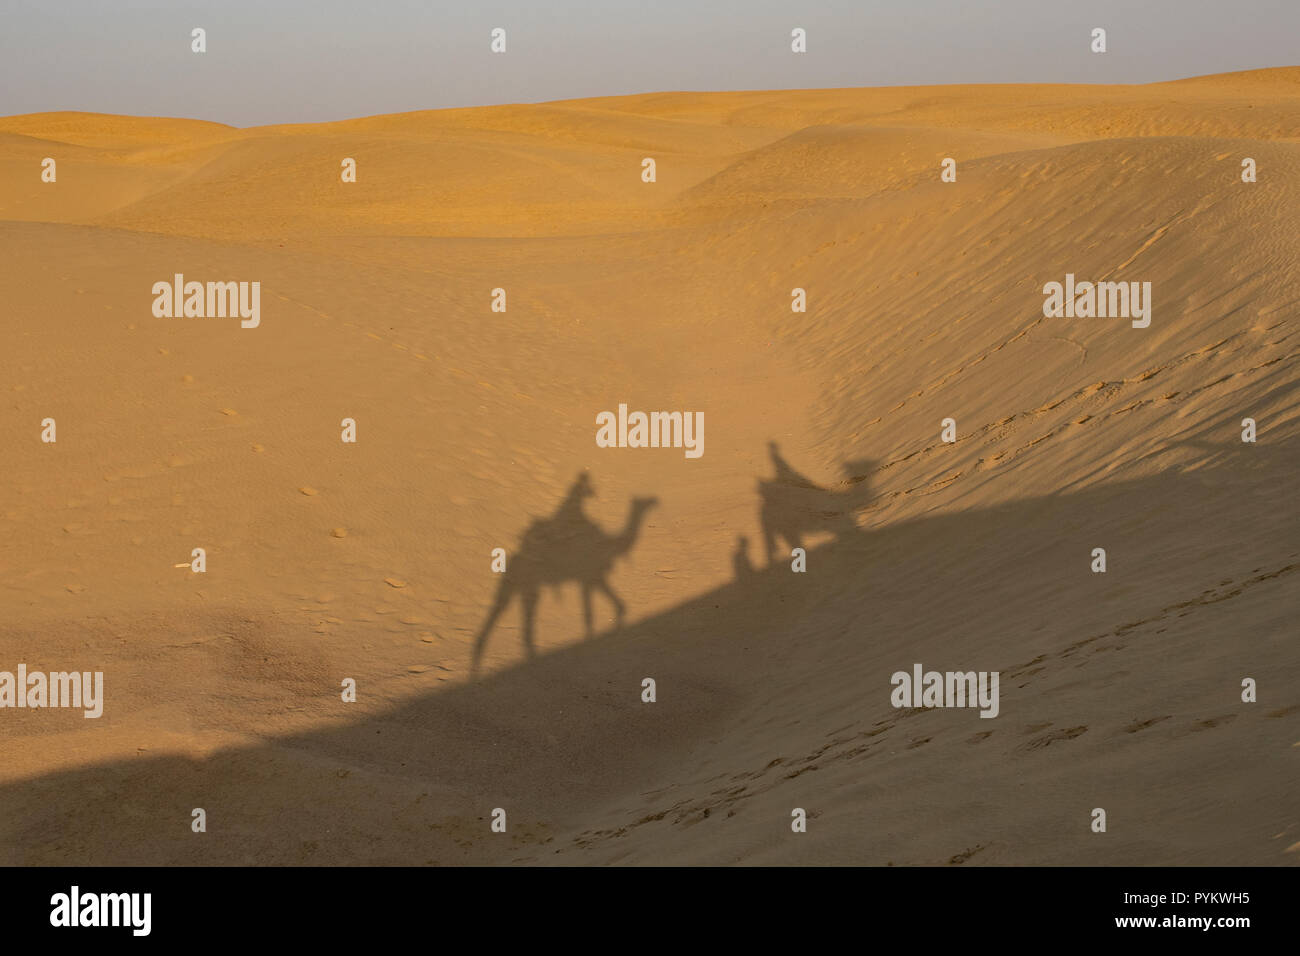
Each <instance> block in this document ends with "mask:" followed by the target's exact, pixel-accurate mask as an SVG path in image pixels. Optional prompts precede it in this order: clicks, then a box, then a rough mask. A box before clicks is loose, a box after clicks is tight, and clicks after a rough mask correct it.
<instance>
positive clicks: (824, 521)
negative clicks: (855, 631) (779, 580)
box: [758, 442, 875, 565]
mask: <svg viewBox="0 0 1300 956" xmlns="http://www.w3.org/2000/svg"><path fill="white" fill-rule="evenodd" d="M767 449H768V454H769V456H770V457H771V459H772V468H773V470H774V471H775V472H776V475H775V477H774V478H770V479H766V478H760V479H759V481H758V494H759V499H760V503H759V509H758V521H759V526H760V527H761V528H762V531H763V550H764V553H765V555H766V557H767V563H768V564H769V565H771V564H773V563H774V561H775V559H776V552H777V541H778V539H779V540H783V541H784V542H785V544H786V547H788V548H791V549H794V548H802V547H803V546H804V544H803V540H804V537H805V536H806V535H809V534H816V533H830V534H832V535H834V536H835V537H836V538H840V537H844V536H846V535H849V534H851V533H853V532H856V531H857V521H856V519H855V518H854V514H855V513H856V512H857V511H858V510H859V509H860V508H862V507H863V506H865V505H866V504H867V502H868V501H869V500H870V497H871V488H870V484H869V482H867V480H866V479H867V477H868V476H869V475H870V473H871V471H872V470H873V469H874V467H875V462H874V461H872V460H870V459H855V460H853V461H848V462H845V463H844V466H843V467H844V473H845V485H846V487H845V488H842V489H839V490H837V489H832V488H824V487H822V486H820V485H818V484H817V483H816V482H814V481H812V480H811V479H809V478H808V477H807V476H806V475H804V474H802V473H801V472H799V471H796V470H795V469H794V468H793V467H791V465H790V463H789V462H787V461H786V460H785V458H784V457H783V456H782V455H781V449H780V447H779V446H778V445H777V443H776V442H768V443H767Z"/></svg>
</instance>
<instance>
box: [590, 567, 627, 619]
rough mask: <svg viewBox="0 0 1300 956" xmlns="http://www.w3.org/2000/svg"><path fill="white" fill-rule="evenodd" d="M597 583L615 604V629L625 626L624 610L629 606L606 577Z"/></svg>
mask: <svg viewBox="0 0 1300 956" xmlns="http://www.w3.org/2000/svg"><path fill="white" fill-rule="evenodd" d="M595 585H596V587H598V588H600V590H601V591H602V592H603V593H604V594H605V596H606V597H608V598H609V599H610V601H611V602H612V603H613V605H614V613H615V619H614V628H615V630H617V629H618V628H621V627H622V626H623V612H624V611H626V610H627V606H626V605H625V604H624V603H623V602H622V601H621V600H619V596H618V595H617V594H615V593H614V589H613V588H611V587H610V586H609V582H608V581H606V580H605V579H604V578H601V579H600V580H598V581H596V582H595Z"/></svg>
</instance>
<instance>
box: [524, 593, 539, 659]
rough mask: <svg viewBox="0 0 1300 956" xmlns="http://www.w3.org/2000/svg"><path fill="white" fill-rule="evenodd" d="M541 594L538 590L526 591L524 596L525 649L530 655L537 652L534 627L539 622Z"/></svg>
mask: <svg viewBox="0 0 1300 956" xmlns="http://www.w3.org/2000/svg"><path fill="white" fill-rule="evenodd" d="M538 597H539V595H538V593H537V592H536V591H525V592H524V596H523V611H524V650H525V651H527V652H528V656H529V657H533V656H534V655H536V654H537V647H536V645H535V644H534V643H533V627H534V626H535V625H536V622H537V599H538Z"/></svg>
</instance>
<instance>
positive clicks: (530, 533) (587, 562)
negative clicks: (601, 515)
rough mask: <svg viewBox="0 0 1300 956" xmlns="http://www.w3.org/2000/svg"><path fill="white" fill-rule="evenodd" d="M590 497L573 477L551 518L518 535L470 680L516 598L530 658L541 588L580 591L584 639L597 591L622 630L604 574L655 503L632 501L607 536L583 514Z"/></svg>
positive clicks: (582, 481)
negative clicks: (618, 527)
mask: <svg viewBox="0 0 1300 956" xmlns="http://www.w3.org/2000/svg"><path fill="white" fill-rule="evenodd" d="M594 495H595V491H594V490H593V488H592V486H591V480H590V478H589V477H588V476H587V473H586V472H579V474H578V477H577V478H576V479H575V480H574V482H573V484H572V485H571V486H570V487H569V491H568V493H567V494H566V495H565V498H564V500H563V501H562V502H561V503H560V505H559V507H558V508H556V510H555V512H554V514H552V515H551V516H550V517H549V518H538V519H537V520H535V521H534V522H533V523H532V524H530V525H529V526H528V528H527V530H525V531H524V533H523V536H522V537H521V538H520V541H519V546H518V547H517V548H516V549H515V552H514V554H513V555H511V556H510V557H509V559H508V562H507V565H506V570H505V571H504V572H502V575H501V583H500V585H499V586H498V587H497V593H496V598H495V599H494V600H493V602H492V608H491V610H489V611H488V615H487V618H486V620H484V622H483V626H482V628H481V629H480V630H479V633H478V636H477V637H476V638H475V640H474V652H473V658H472V661H471V664H470V673H471V675H476V674H477V673H478V668H479V664H480V662H481V661H482V657H483V650H484V648H485V647H486V645H487V640H488V637H489V636H490V635H491V633H492V629H493V627H495V626H496V623H497V619H498V618H500V616H501V614H502V612H504V611H505V609H506V607H507V605H509V603H510V601H511V600H512V599H513V598H514V597H515V596H516V595H518V596H519V603H520V608H521V612H522V614H523V626H524V650H525V651H526V652H527V653H528V655H529V656H530V657H531V656H533V655H534V654H535V653H536V651H537V647H536V643H535V640H534V637H535V633H534V625H535V621H536V617H537V602H538V599H539V598H540V596H541V591H542V588H543V587H544V586H547V585H549V586H551V587H554V588H558V587H559V586H560V585H562V584H564V583H566V582H569V581H575V582H577V583H578V585H579V586H580V587H581V589H582V617H583V624H584V627H585V631H586V636H587V637H591V636H593V634H594V631H593V628H592V618H591V594H592V591H600V592H601V593H602V594H604V595H605V597H606V598H608V599H609V601H610V603H612V604H613V605H614V611H615V614H616V615H617V619H616V623H615V628H616V629H617V628H620V627H622V626H623V619H624V614H625V611H626V610H627V607H626V605H625V604H624V603H623V601H622V600H621V599H620V598H619V596H618V595H617V594H615V593H614V590H613V588H611V587H610V585H609V580H608V575H609V572H610V571H611V570H612V569H613V567H614V562H615V561H616V560H617V559H618V558H620V557H622V556H623V555H625V554H627V553H628V552H629V551H631V550H632V546H633V545H634V544H635V543H636V539H637V536H638V535H639V534H640V530H641V523H642V521H643V520H644V519H645V516H646V513H647V512H648V511H649V510H650V509H651V508H653V507H654V506H655V505H657V504H658V503H659V499H658V498H654V497H648V498H633V499H632V500H631V504H630V506H629V509H628V517H627V521H626V522H625V524H624V525H623V528H622V530H620V531H618V532H616V533H614V534H609V533H608V532H606V531H605V530H604V529H602V528H601V527H600V526H599V525H597V524H596V523H595V522H593V521H592V520H591V519H590V518H588V517H587V515H586V513H585V512H584V511H583V501H585V500H586V499H587V498H590V497H592V496H594Z"/></svg>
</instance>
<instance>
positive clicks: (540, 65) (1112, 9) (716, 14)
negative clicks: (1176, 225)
mask: <svg viewBox="0 0 1300 956" xmlns="http://www.w3.org/2000/svg"><path fill="white" fill-rule="evenodd" d="M194 27H203V28H205V29H206V30H207V44H208V50H207V52H206V53H203V54H195V53H191V52H190V31H191V30H192V29H193V28H194ZM493 27H503V28H505V30H506V33H507V41H508V48H507V52H506V53H505V54H504V55H494V54H492V53H491V52H490V51H489V43H490V39H491V37H490V33H491V30H492V28H493ZM794 27H803V28H804V29H805V30H807V31H808V52H807V53H806V54H803V55H796V54H793V53H791V52H790V31H791V29H793V28H794ZM1093 27H1104V28H1105V29H1106V31H1107V35H1108V46H1109V52H1107V53H1106V54H1104V55H1098V54H1094V53H1091V52H1090V51H1089V42H1090V34H1091V31H1092V28H1093ZM1297 63H1300V0H808V2H793V0H785V2H778V0H603V2H601V0H512V2H505V0H458V2H452V0H356V2H344V0H206V2H203V0H0V115H10V114H14V113H31V112H42V111H47V110H88V111H94V112H104V113H128V114H133V115H147V116H184V117H193V118H197V119H207V120H216V121H218V122H223V123H230V124H232V125H236V126H253V125H259V124H265V123H285V122H316V121H321V120H333V119H344V118H347V117H353V116H366V115H372V114H376V113H392V112H400V111H405V110H416V109H434V108H439V107H447V106H481V105H488V104H495V103H513V102H538V101H543V100H553V99H563V98H569V97H582V96H607V95H614V94H621V93H643V92H653V91H660V90H741V89H791V88H810V87H842V86H898V85H921V84H936V83H1048V82H1055V83H1146V82H1152V81H1157V80H1170V79H1179V78H1182V77H1186V76H1196V75H1200V74H1205V73H1221V72H1226V71H1231V70H1246V69H1258V68H1262V67H1269V66H1291V65H1296V64H1297Z"/></svg>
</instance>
